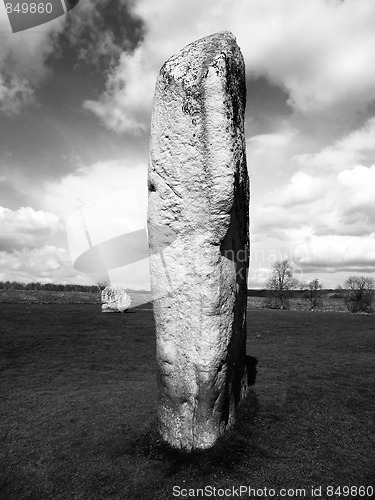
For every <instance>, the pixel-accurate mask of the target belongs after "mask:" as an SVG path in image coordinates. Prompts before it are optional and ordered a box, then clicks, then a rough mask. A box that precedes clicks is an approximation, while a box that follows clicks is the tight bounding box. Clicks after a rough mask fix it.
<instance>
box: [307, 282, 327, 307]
mask: <svg viewBox="0 0 375 500" xmlns="http://www.w3.org/2000/svg"><path fill="white" fill-rule="evenodd" d="M304 288H305V291H304V296H305V299H306V300H308V301H309V303H310V311H314V310H315V309H318V308H320V307H322V305H323V293H322V289H323V286H322V284H321V283H320V281H319V279H318V278H316V279H314V280H311V281H310V282H309V283H307V284H306V285H305V286H304Z"/></svg>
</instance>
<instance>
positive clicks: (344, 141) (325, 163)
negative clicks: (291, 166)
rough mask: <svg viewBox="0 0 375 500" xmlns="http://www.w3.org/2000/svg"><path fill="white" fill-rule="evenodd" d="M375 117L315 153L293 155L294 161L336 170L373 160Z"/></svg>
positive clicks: (312, 166) (313, 166)
mask: <svg viewBox="0 0 375 500" xmlns="http://www.w3.org/2000/svg"><path fill="white" fill-rule="evenodd" d="M374 135H375V118H370V119H369V120H367V121H366V123H365V124H364V125H363V126H362V127H360V128H359V129H357V130H354V131H352V132H350V133H349V134H347V135H346V136H344V137H342V138H341V139H339V140H337V141H335V142H334V143H333V144H331V145H329V146H327V147H325V148H324V149H323V150H322V151H320V152H319V153H316V154H300V155H296V156H294V158H293V160H294V162H295V163H296V164H297V165H299V166H300V167H301V168H303V167H304V168H311V169H316V168H320V169H333V170H336V171H339V170H343V169H345V168H352V167H354V166H355V165H356V164H357V163H365V162H366V161H373V158H374V154H375V142H374Z"/></svg>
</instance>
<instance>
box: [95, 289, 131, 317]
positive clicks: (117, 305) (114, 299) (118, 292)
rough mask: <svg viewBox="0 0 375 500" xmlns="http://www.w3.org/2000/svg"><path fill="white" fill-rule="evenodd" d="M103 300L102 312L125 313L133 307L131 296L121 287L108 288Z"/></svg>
mask: <svg viewBox="0 0 375 500" xmlns="http://www.w3.org/2000/svg"><path fill="white" fill-rule="evenodd" d="M101 299H102V312H125V311H127V310H128V309H129V308H130V306H131V298H130V295H129V294H128V293H127V292H126V291H125V290H124V289H123V288H122V287H120V286H106V287H105V288H104V290H102V296H101Z"/></svg>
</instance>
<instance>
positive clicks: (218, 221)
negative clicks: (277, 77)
mask: <svg viewBox="0 0 375 500" xmlns="http://www.w3.org/2000/svg"><path fill="white" fill-rule="evenodd" d="M245 101H246V82H245V68H244V61H243V57H242V54H241V52H240V49H239V47H238V45H237V43H236V40H235V38H234V36H233V35H232V34H231V33H228V32H222V33H217V34H214V35H212V36H208V37H206V38H203V39H201V40H198V41H196V42H193V43H191V44H190V45H188V46H187V47H185V48H184V49H182V50H181V51H180V52H179V53H178V54H176V55H174V56H172V57H171V58H170V59H169V60H168V61H167V62H166V63H165V64H164V66H163V67H162V69H161V70H160V74H159V77H158V80H157V83H156V90H155V97H154V109H153V116H152V129H151V143H150V161H149V172H148V188H149V208H148V232H149V245H150V272H151V289H152V293H153V297H154V316H155V323H156V337H157V369H158V423H159V424H158V425H159V430H160V433H161V436H162V437H163V439H164V440H165V441H167V442H168V443H169V444H171V445H172V446H174V447H178V448H184V449H187V450H190V449H192V448H208V447H210V446H212V445H213V444H214V443H215V441H216V440H217V438H218V437H219V436H220V435H221V434H222V433H223V432H224V431H225V429H226V428H228V427H229V426H231V425H232V424H233V422H234V419H235V410H236V406H237V404H238V403H239V402H240V401H241V399H242V398H243V396H244V395H245V393H246V391H247V382H246V380H247V378H246V360H245V357H246V303H247V270H248V261H249V229H248V226H249V216H248V208H249V179H248V174H247V168H246V153H245V138H244V111H245Z"/></svg>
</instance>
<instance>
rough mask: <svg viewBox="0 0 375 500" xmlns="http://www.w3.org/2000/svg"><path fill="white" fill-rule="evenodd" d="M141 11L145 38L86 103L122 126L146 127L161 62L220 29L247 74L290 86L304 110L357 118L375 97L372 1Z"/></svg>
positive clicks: (213, 0)
mask: <svg viewBox="0 0 375 500" xmlns="http://www.w3.org/2000/svg"><path fill="white" fill-rule="evenodd" d="M134 12H135V14H137V15H139V16H140V17H141V18H142V20H143V21H144V23H145V26H146V34H145V38H144V40H143V42H142V43H141V45H140V46H139V47H138V48H137V49H136V50H135V52H134V53H133V54H123V56H122V57H121V60H120V63H119V65H118V66H117V67H116V68H115V69H114V70H113V71H112V73H111V74H110V75H109V77H108V82H107V90H106V92H105V93H104V94H103V96H102V98H101V99H100V100H98V101H97V102H93V101H90V102H88V103H86V106H87V107H88V108H89V109H91V110H92V111H94V112H95V113H96V114H97V115H98V116H100V117H101V118H102V119H103V121H104V122H105V123H106V125H107V126H108V127H111V128H114V129H115V130H117V131H129V132H139V131H141V130H144V129H145V127H147V125H148V122H149V119H150V111H151V103H152V97H153V86H154V83H155V81H156V76H157V72H158V70H159V68H160V67H161V65H162V64H163V63H164V62H165V61H166V60H167V59H168V58H169V57H170V56H171V55H172V54H174V53H176V52H177V51H178V50H179V49H181V48H182V47H184V46H185V45H186V44H187V43H189V42H191V41H193V40H195V39H197V38H200V37H202V36H206V35H209V34H211V33H213V32H216V31H221V30H230V31H232V32H233V33H234V34H235V36H236V37H237V40H238V43H239V45H240V47H241V49H242V51H243V54H244V57H245V61H246V66H247V72H248V74H249V75H253V76H260V75H263V76H266V77H268V78H269V79H270V81H272V82H273V83H275V84H277V85H280V86H281V87H283V88H284V89H286V90H287V92H289V95H290V99H289V101H290V104H291V105H292V106H294V108H295V109H297V110H300V111H302V112H304V113H310V112H313V113H316V112H319V113H323V114H324V115H325V116H326V117H328V118H329V117H330V116H331V115H332V113H333V111H334V114H338V115H339V116H345V115H349V116H351V115H353V114H355V113H356V112H357V111H358V110H361V109H364V108H365V107H366V105H367V104H368V103H369V102H371V101H372V100H374V99H375V66H374V64H373V47H374V45H375V31H374V29H373V22H371V19H373V16H374V14H375V4H374V2H373V1H372V0H356V1H354V0H346V1H345V2H342V3H338V2H335V1H333V0H332V1H327V0H316V1H314V2H310V3H309V4H308V5H307V4H306V2H301V1H299V0H284V1H283V2H280V1H279V0H262V2H259V1H258V0H232V1H229V0H206V1H205V2H201V1H200V0H189V1H188V0H183V1H180V2H176V1H174V0H161V1H159V2H149V1H148V0H138V2H136V3H135V4H134Z"/></svg>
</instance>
